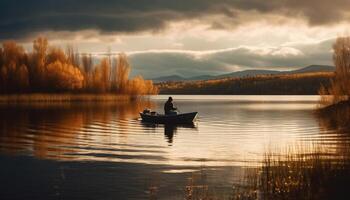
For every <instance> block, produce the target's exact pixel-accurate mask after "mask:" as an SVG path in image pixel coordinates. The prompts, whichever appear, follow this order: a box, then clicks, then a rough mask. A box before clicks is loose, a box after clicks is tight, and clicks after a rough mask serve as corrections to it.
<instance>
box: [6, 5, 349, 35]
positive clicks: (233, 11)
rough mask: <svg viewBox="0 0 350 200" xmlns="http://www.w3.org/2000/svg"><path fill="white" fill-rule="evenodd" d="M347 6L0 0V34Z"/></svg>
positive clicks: (321, 13) (331, 17)
mask: <svg viewBox="0 0 350 200" xmlns="http://www.w3.org/2000/svg"><path fill="white" fill-rule="evenodd" d="M349 9H350V2H349V0H333V1H329V0H308V1H305V0H269V1H261V0H215V1H213V0H176V1H174V0H104V1H96V0H35V1H28V0H1V1H0V30H1V31H0V39H9V38H13V39H18V38H23V37H26V36H28V35H31V34H36V33H40V32H42V31H79V30H85V29H96V30H99V31H100V32H101V33H102V34H103V33H111V32H120V33H135V32H142V31H160V30H163V29H165V28H166V27H167V25H168V23H169V22H174V21H181V20H188V19H201V18H205V20H204V21H203V23H205V22H206V21H207V22H208V23H210V24H213V28H223V27H234V26H236V25H237V24H242V23H245V21H246V20H247V19H246V18H245V17H240V15H242V13H243V14H244V13H245V14H246V15H249V16H250V20H252V19H254V15H257V16H258V15H259V16H260V17H261V15H264V14H269V15H271V14H273V15H281V16H283V17H286V18H304V19H305V20H306V21H307V22H309V23H310V24H311V25H322V24H329V23H337V22H339V21H341V20H347V19H348V18H347V17H348V16H349V15H348V10H349ZM218 15H219V16H221V18H215V17H217V16H218ZM211 16H212V17H213V19H212V20H211V19H209V18H210V17H211ZM214 16H215V17H214ZM222 17H224V18H226V20H222ZM260 17H256V19H259V18H260ZM222 22H225V23H229V24H222ZM230 23H231V24H230Z"/></svg>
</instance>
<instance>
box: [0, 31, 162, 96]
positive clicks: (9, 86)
mask: <svg viewBox="0 0 350 200" xmlns="http://www.w3.org/2000/svg"><path fill="white" fill-rule="evenodd" d="M130 69H131V66H130V64H129V62H128V60H127V56H126V55H125V54H123V53H121V54H119V55H118V56H117V57H115V58H110V57H105V58H102V59H101V60H100V62H99V63H95V62H94V59H93V58H92V55H91V54H78V53H77V52H76V51H75V50H74V48H73V47H72V46H68V47H67V49H66V50H65V51H64V50H63V49H62V48H59V47H55V46H50V45H49V43H48V40H47V39H45V38H42V37H39V38H37V39H35V40H34V41H33V50H32V52H27V51H25V49H24V48H23V46H21V45H18V44H17V43H16V42H15V41H5V42H3V43H2V47H1V48H0V93H2V94H9V93H34V92H35V93H57V92H81V93H116V94H126V95H145V94H156V93H157V88H156V87H155V86H154V85H153V82H152V81H151V80H144V79H143V78H142V76H136V77H135V78H133V79H129V73H130Z"/></svg>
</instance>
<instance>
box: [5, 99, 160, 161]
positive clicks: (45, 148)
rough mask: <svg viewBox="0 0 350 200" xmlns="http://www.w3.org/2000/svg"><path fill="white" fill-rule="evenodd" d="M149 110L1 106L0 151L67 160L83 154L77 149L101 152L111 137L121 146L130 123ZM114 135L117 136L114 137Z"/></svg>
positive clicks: (133, 107)
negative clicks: (142, 111) (92, 148)
mask: <svg viewBox="0 0 350 200" xmlns="http://www.w3.org/2000/svg"><path fill="white" fill-rule="evenodd" d="M153 106H154V104H153V103H151V102H150V101H137V102H129V103H127V102H123V103H114V104H109V105H99V104H79V105H77V104H64V103H63V104H59V105H47V106H42V105H30V106H28V105H26V106H20V105H17V106H6V107H5V106H1V107H0V151H1V152H5V153H7V154H32V155H34V156H36V157H39V158H53V159H67V158H72V157H74V156H72V155H77V154H75V153H77V152H81V151H82V150H84V149H83V148H81V147H92V146H95V147H98V149H100V150H102V149H103V148H105V147H106V144H108V143H109V142H111V141H112V140H115V139H117V138H114V136H117V137H118V141H119V142H118V143H123V141H124V142H125V140H127V134H128V133H129V131H128V130H129V126H130V121H132V120H134V121H135V120H136V119H137V117H138V112H139V111H140V110H142V109H143V108H144V107H151V108H152V107H153ZM116 132H118V133H119V134H118V135H114V133H116ZM79 150H80V151H79ZM85 150H87V148H86V149H85Z"/></svg>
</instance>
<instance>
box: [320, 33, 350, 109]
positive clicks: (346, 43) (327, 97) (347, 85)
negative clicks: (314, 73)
mask: <svg viewBox="0 0 350 200" xmlns="http://www.w3.org/2000/svg"><path fill="white" fill-rule="evenodd" d="M333 62H334V65H335V75H334V78H333V79H332V81H331V85H330V87H324V86H322V87H321V89H320V91H319V93H320V94H321V103H323V104H336V103H338V102H341V101H349V100H350V99H349V96H350V37H338V38H337V40H336V41H335V43H334V44H333Z"/></svg>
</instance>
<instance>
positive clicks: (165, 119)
mask: <svg viewBox="0 0 350 200" xmlns="http://www.w3.org/2000/svg"><path fill="white" fill-rule="evenodd" d="M197 114H198V112H190V113H180V114H171V115H163V114H158V113H155V112H149V113H140V116H141V118H142V121H144V122H150V123H156V124H186V123H192V122H193V121H194V120H195V119H196V117H197Z"/></svg>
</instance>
